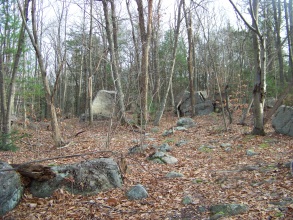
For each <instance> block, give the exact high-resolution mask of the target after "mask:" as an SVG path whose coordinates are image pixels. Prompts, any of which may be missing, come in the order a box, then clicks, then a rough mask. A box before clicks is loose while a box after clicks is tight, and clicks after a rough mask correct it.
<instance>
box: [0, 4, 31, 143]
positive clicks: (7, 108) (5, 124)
mask: <svg viewBox="0 0 293 220" xmlns="http://www.w3.org/2000/svg"><path fill="white" fill-rule="evenodd" d="M27 16H28V0H25V1H24V17H25V18H26V19H27ZM24 42H25V23H24V22H22V25H21V28H20V34H19V37H18V45H17V51H16V54H15V56H14V59H13V66H12V75H11V79H10V83H9V87H8V94H7V97H6V95H5V83H4V73H3V63H2V56H0V59H1V61H0V62H1V63H0V68H1V69H0V72H1V73H0V84H1V103H2V104H1V113H2V126H1V133H2V140H1V142H2V146H6V145H7V143H8V142H9V138H10V137H9V135H10V132H11V111H12V105H13V101H14V94H15V79H16V73H17V70H18V66H19V60H20V56H21V53H22V51H23V45H24ZM1 55H2V51H1ZM5 97H6V98H5ZM5 103H7V104H5Z"/></svg>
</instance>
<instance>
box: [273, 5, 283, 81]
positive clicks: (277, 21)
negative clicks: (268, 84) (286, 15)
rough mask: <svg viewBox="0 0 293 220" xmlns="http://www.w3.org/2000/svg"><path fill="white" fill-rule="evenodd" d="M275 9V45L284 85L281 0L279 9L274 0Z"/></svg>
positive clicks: (281, 79)
mask: <svg viewBox="0 0 293 220" xmlns="http://www.w3.org/2000/svg"><path fill="white" fill-rule="evenodd" d="M272 5H273V10H274V21H275V25H274V26H275V45H276V49H277V53H278V62H279V76H280V83H281V85H284V64H283V51H282V43H281V27H280V26H281V16H282V15H281V1H280V0H278V10H277V7H276V2H275V0H272Z"/></svg>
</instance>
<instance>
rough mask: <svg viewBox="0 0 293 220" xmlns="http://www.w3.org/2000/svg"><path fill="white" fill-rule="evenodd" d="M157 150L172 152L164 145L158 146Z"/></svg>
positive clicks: (168, 146)
mask: <svg viewBox="0 0 293 220" xmlns="http://www.w3.org/2000/svg"><path fill="white" fill-rule="evenodd" d="M158 150H159V151H162V152H170V151H171V150H172V147H170V145H169V144H167V143H164V144H162V145H161V146H159V148H158Z"/></svg>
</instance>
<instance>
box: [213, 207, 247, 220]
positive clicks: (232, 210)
mask: <svg viewBox="0 0 293 220" xmlns="http://www.w3.org/2000/svg"><path fill="white" fill-rule="evenodd" d="M247 211H248V206H247V205H243V204H218V205H212V206H211V207H210V212H211V215H212V216H211V218H210V219H219V218H221V217H225V216H233V215H239V214H243V213H245V212H247Z"/></svg>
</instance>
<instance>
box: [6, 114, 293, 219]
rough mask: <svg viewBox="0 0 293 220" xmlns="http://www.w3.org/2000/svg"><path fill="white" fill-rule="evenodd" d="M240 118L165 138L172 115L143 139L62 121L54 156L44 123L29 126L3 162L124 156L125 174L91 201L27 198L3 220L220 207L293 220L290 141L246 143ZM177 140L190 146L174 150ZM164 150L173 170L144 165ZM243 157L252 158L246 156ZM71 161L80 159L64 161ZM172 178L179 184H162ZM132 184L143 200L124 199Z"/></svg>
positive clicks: (183, 213)
mask: <svg viewBox="0 0 293 220" xmlns="http://www.w3.org/2000/svg"><path fill="white" fill-rule="evenodd" d="M239 115H240V113H238V114H237V113H234V122H233V123H232V124H231V125H229V126H228V131H225V126H224V123H223V119H222V116H221V114H211V115H207V116H200V117H194V118H193V119H194V121H195V122H196V124H197V125H196V126H195V127H193V128H189V129H188V130H187V131H175V133H174V134H172V135H170V136H163V135H162V134H163V132H164V131H165V130H166V129H170V128H172V127H174V126H176V121H177V120H178V119H177V118H176V116H174V115H172V114H171V113H169V114H166V115H165V116H164V118H163V119H162V123H161V125H160V126H159V127H154V126H152V125H149V126H148V127H147V128H146V133H147V136H144V135H143V134H140V133H139V132H138V130H136V129H133V128H131V127H123V126H118V125H116V123H112V125H111V126H110V123H108V122H105V121H104V122H95V124H94V125H92V126H88V125H87V124H86V123H80V122H79V121H78V119H67V120H62V121H61V122H60V124H61V127H62V134H63V136H64V139H65V140H67V141H68V142H70V144H69V145H68V146H67V147H65V148H60V149H56V148H55V147H54V146H53V142H52V140H51V131H50V130H47V123H46V122H38V123H37V122H35V123H34V124H32V125H30V126H29V129H27V130H25V131H23V132H27V133H29V134H30V136H29V137H26V138H24V139H22V140H21V141H19V143H18V145H19V151H17V152H0V158H1V160H4V161H6V162H9V163H23V162H28V161H32V160H41V159H45V158H56V159H54V160H48V161H44V162H42V164H46V165H54V164H68V163H74V162H79V161H84V160H88V159H91V158H100V157H113V158H115V160H117V161H120V158H121V156H122V155H123V156H124V157H125V159H126V162H127V166H128V169H127V170H126V172H125V173H124V185H123V187H122V188H119V189H113V190H110V191H107V192H102V193H100V194H97V195H93V196H81V195H72V194H71V193H70V192H66V191H64V190H62V189H60V190H58V191H56V192H55V193H54V195H53V196H52V197H51V198H45V199H41V198H34V197H33V196H32V195H31V194H30V193H29V192H28V190H26V192H25V194H24V196H23V198H22V200H21V202H20V204H19V205H18V206H17V207H16V208H15V209H14V210H13V211H11V212H9V213H8V214H7V215H6V216H4V218H3V219H209V215H210V213H209V207H210V206H211V205H214V204H219V203H237V204H246V205H248V207H249V211H248V212H246V213H244V214H241V215H237V216H232V217H229V218H228V217H227V218H224V219H293V214H292V212H293V190H292V185H293V176H292V175H291V173H290V169H289V168H288V162H290V161H291V160H292V159H293V149H292V146H293V139H292V137H288V136H284V135H281V134H277V133H275V132H274V130H273V129H272V127H271V124H270V123H268V124H267V126H266V129H265V130H266V133H267V135H266V136H252V135H249V134H247V133H249V132H250V131H251V130H252V118H251V116H250V118H248V121H247V122H248V125H247V126H241V125H237V122H238V121H239V118H240V116H239ZM77 134H78V135H77ZM109 140H110V141H109ZM180 140H187V141H188V143H187V144H185V145H183V146H181V147H176V146H175V144H176V143H177V142H178V141H180ZM141 141H143V142H144V144H148V145H149V148H148V149H147V150H146V151H145V152H143V153H139V154H128V149H129V148H130V147H133V146H135V145H136V143H135V142H141ZM163 143H168V144H169V145H170V146H171V147H173V150H172V151H171V152H170V154H171V155H172V156H174V157H176V158H177V159H178V163H176V164H173V165H166V164H156V163H153V162H151V161H148V160H147V159H146V158H147V156H148V155H149V154H151V153H153V152H154V149H153V148H152V146H153V145H156V146H159V145H161V144H163ZM221 144H231V146H230V147H229V146H228V147H225V146H222V147H221V146H220V145H221ZM247 150H252V151H253V152H255V153H257V154H256V155H253V156H248V155H247ZM108 151H109V152H108ZM91 152H92V153H93V154H89V153H91ZM73 154H81V155H82V154H85V155H82V156H76V157H68V158H62V157H63V156H67V155H73ZM58 157H60V158H58ZM286 164H287V166H286ZM170 171H176V172H180V173H182V174H183V175H184V177H178V178H173V179H172V178H171V179H170V178H166V177H165V175H166V174H167V173H168V172H170ZM136 184H142V185H143V186H144V187H145V188H146V189H147V191H148V194H149V197H148V198H147V199H143V200H139V201H129V200H128V199H127V198H126V196H125V194H126V191H127V190H129V189H130V188H131V187H132V186H134V185H136ZM185 196H190V197H191V198H192V203H191V204H187V205H184V204H183V203H182V199H183V198H184V197H185Z"/></svg>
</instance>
